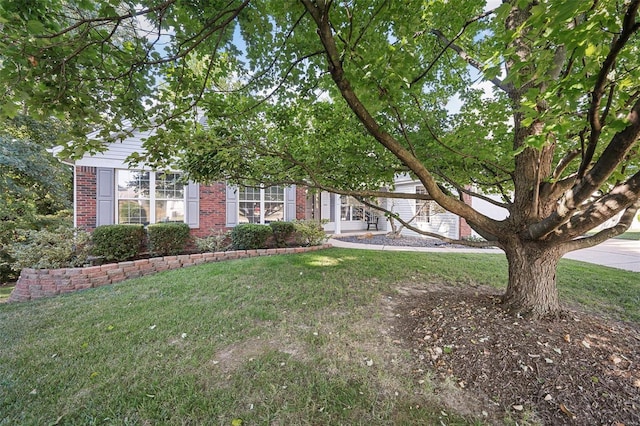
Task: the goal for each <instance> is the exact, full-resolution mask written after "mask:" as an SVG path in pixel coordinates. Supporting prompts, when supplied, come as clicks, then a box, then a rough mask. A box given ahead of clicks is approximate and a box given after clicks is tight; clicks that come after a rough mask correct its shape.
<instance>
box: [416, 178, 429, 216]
mask: <svg viewBox="0 0 640 426" xmlns="http://www.w3.org/2000/svg"><path fill="white" fill-rule="evenodd" d="M416 194H427V190H426V188H425V187H424V186H422V185H417V186H416ZM415 202H416V203H415V215H416V219H415V220H416V223H431V201H430V200H420V199H416V200H415Z"/></svg>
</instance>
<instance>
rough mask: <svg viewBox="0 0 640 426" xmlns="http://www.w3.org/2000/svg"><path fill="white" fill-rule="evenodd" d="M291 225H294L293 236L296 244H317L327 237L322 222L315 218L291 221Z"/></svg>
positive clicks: (305, 245)
mask: <svg viewBox="0 0 640 426" xmlns="http://www.w3.org/2000/svg"><path fill="white" fill-rule="evenodd" d="M293 225H294V227H295V234H294V238H295V241H296V244H298V245H301V246H304V247H307V246H319V245H320V244H322V243H324V242H325V241H326V240H327V238H328V236H327V234H326V233H325V232H324V229H323V228H322V224H321V223H319V222H317V221H315V220H297V221H295V222H293Z"/></svg>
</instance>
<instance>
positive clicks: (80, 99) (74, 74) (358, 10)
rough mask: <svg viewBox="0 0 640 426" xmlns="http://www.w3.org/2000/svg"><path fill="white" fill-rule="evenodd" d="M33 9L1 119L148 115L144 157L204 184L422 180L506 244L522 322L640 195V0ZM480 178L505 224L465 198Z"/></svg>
mask: <svg viewBox="0 0 640 426" xmlns="http://www.w3.org/2000/svg"><path fill="white" fill-rule="evenodd" d="M28 3H29V6H28V7H27V6H25V5H24V4H23V2H11V1H8V2H5V3H4V4H3V10H2V12H1V15H0V16H2V18H3V22H4V28H3V30H4V31H3V36H2V43H1V45H0V47H1V48H2V49H0V51H1V52H2V54H1V55H2V65H1V66H0V79H2V80H3V81H5V82H6V83H7V85H6V87H9V89H7V91H6V92H5V94H4V96H3V104H5V103H7V104H8V105H9V106H6V107H5V108H4V111H5V113H8V114H11V113H12V112H13V111H14V110H16V109H18V108H19V107H20V106H22V105H28V106H29V105H30V106H35V105H38V106H39V107H40V108H41V109H42V111H43V112H46V111H48V110H49V109H52V110H55V111H58V112H60V111H67V112H69V114H73V116H74V117H78V118H81V117H83V115H84V114H85V113H84V111H85V109H88V110H89V112H90V114H87V117H89V119H91V120H92V121H100V120H99V119H101V118H102V119H104V120H105V121H107V122H108V123H109V125H110V126H106V127H105V129H109V130H111V129H112V128H113V124H114V123H116V124H118V123H119V122H120V121H121V120H122V118H125V117H126V118H129V119H132V120H133V121H134V123H136V124H138V125H150V124H152V123H149V122H148V120H147V118H148V117H149V116H152V117H154V122H153V124H155V125H162V126H164V129H165V131H162V132H160V133H159V135H158V137H156V138H154V139H152V140H151V139H150V140H148V141H147V143H146V148H147V150H148V154H149V158H148V159H149V160H151V161H152V162H155V163H157V164H158V165H161V164H162V163H163V162H164V161H167V160H168V159H172V158H175V157H179V158H181V164H182V166H183V167H184V168H185V170H186V171H187V172H189V173H191V175H192V176H193V177H196V178H198V179H218V178H227V179H230V180H231V181H234V182H240V183H249V184H250V183H255V182H263V183H266V184H270V183H304V184H307V185H309V186H311V187H315V188H319V189H326V190H330V191H333V192H337V193H340V194H347V195H354V196H359V197H371V196H389V193H386V192H381V191H379V187H380V186H383V185H391V184H392V183H393V176H394V174H395V173H398V172H407V173H410V174H411V175H412V176H414V177H415V178H417V179H418V180H420V182H421V183H422V184H423V185H424V187H425V188H426V190H427V191H428V193H429V197H431V198H433V199H434V200H435V201H436V202H437V203H438V204H439V205H440V206H442V207H443V208H445V209H446V210H448V211H450V212H453V213H456V214H458V215H460V216H462V217H464V218H465V219H466V220H467V222H468V223H469V224H470V225H471V226H472V227H473V228H474V229H475V230H476V231H477V232H478V233H479V234H480V235H482V236H483V237H485V238H486V239H487V240H488V241H489V242H490V243H491V244H494V245H496V246H499V247H501V248H502V249H504V251H505V253H506V255H507V259H508V262H509V285H508V288H507V291H506V293H505V296H504V303H505V304H506V306H507V307H509V308H510V309H512V310H513V311H518V312H525V313H529V314H532V315H534V316H543V315H546V314H552V313H555V312H557V310H558V309H559V302H558V295H557V289H556V281H555V271H556V265H557V262H558V260H559V259H560V258H561V257H562V255H564V254H565V253H567V252H569V251H572V250H576V249H579V248H584V247H589V246H593V245H595V244H598V243H600V242H602V241H604V240H606V239H607V238H610V237H612V236H615V235H617V234H620V233H622V232H624V230H626V229H627V228H628V226H629V224H630V222H631V220H632V218H633V217H634V216H635V214H636V211H637V209H638V206H639V204H640V203H639V202H638V199H639V197H638V194H639V193H640V173H638V168H637V155H636V148H635V147H636V144H637V142H638V137H639V135H640V96H639V93H640V90H639V89H640V78H639V77H640V75H639V73H640V71H639V70H640V67H639V65H640V63H639V59H638V58H640V55H639V54H638V53H639V51H638V48H639V42H638V36H637V32H638V29H639V28H640V24H639V23H638V16H637V12H638V6H639V3H640V0H625V1H622V0H620V1H618V0H606V1H593V2H588V1H585V2H563V1H526V0H525V1H522V0H518V1H515V0H514V1H505V2H504V3H503V4H500V5H497V4H496V5H495V6H497V7H496V8H493V9H492V8H491V6H490V5H489V6H488V5H487V4H485V2H484V1H466V2H448V1H433V2H424V1H417V0H413V1H411V0H410V1H403V2H392V1H388V0H374V1H362V2H360V1H346V2H334V1H330V0H315V1H313V0H299V1H296V2H293V1H291V2H282V1H275V0H262V1H259V0H244V1H239V0H236V1H234V0H226V1H207V2H199V1H191V2H177V1H174V0H166V1H163V2H155V1H153V2H152V1H140V2H120V3H119V7H118V8H115V7H113V6H112V5H111V3H112V2H110V1H77V2H73V1H72V2H69V1H55V0H48V1H43V0H41V1H37V0H34V1H31V2H28ZM45 10H46V12H47V13H46V15H44V11H45ZM143 18H144V19H143ZM123 27H126V28H127V29H128V30H127V33H126V36H125V37H122V36H120V35H119V34H120V33H119V29H121V28H123ZM478 83H482V84H483V85H482V86H479V84H478ZM485 87H491V88H492V91H491V93H490V94H489V95H488V94H487V93H486V91H485V90H483V88H485ZM43 100H46V102H44V103H43ZM145 103H147V104H148V106H149V107H148V109H147V110H145ZM452 103H455V104H458V105H459V108H455V111H454V108H453V107H452V106H451V105H452ZM100 113H103V114H104V115H103V116H101V115H100ZM202 113H204V114H206V116H207V119H208V123H209V126H208V128H206V129H203V128H201V127H200V126H199V125H198V123H197V117H198V116H199V115H200V114H202ZM96 146H97V145H96V142H95V141H84V142H82V141H80V142H76V143H75V144H73V145H70V146H69V149H68V153H69V154H72V153H76V154H77V153H79V152H82V150H84V149H92V148H95V147H96ZM133 160H136V158H134V159H133ZM470 183H472V184H474V187H475V188H476V190H477V191H479V192H478V193H476V194H475V195H476V196H479V197H483V195H482V194H486V193H497V194H501V195H502V201H501V202H495V201H492V202H493V203H495V204H497V205H499V206H501V207H503V208H505V209H507V210H508V212H509V214H508V217H507V218H506V219H504V220H495V219H492V218H490V217H487V216H485V215H483V214H481V213H479V212H477V211H475V210H474V209H473V208H472V207H471V206H469V205H467V204H465V203H464V202H463V200H462V197H461V194H462V193H463V192H467V191H468V190H467V189H466V188H467V186H468V185H469V184H470ZM393 196H398V197H407V198H411V197H413V198H422V196H418V195H415V194H399V195H393ZM425 197H426V196H425ZM618 215H619V216H618ZM614 217H619V219H618V220H617V222H616V223H615V225H613V226H610V227H608V228H606V229H603V230H601V231H599V232H597V233H595V234H594V235H589V236H585V233H586V232H587V231H589V230H591V229H593V228H594V227H596V226H597V225H600V224H602V223H604V222H606V221H608V220H609V219H611V218H614Z"/></svg>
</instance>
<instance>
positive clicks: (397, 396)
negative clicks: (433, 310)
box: [0, 249, 640, 425]
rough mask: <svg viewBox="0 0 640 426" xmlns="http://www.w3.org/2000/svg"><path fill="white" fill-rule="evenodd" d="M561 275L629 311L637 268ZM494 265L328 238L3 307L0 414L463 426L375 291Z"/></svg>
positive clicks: (566, 288)
mask: <svg viewBox="0 0 640 426" xmlns="http://www.w3.org/2000/svg"><path fill="white" fill-rule="evenodd" d="M558 275H559V280H560V284H561V288H562V290H561V293H562V297H563V298H564V299H565V300H566V301H569V302H570V303H571V304H581V305H582V306H585V307H586V309H588V310H594V311H596V312H613V315H614V316H616V317H618V318H623V319H626V320H632V321H635V322H640V311H639V306H640V305H639V304H638V294H639V293H640V276H639V275H638V274H634V273H631V272H626V271H619V270H615V269H610V268H603V267H598V266H593V265H587V264H584V263H581V262H573V261H563V262H562V263H561V267H560V269H559V272H558ZM506 276H507V273H506V261H505V259H504V257H503V256H501V255H492V254H444V253H443V254H439V253H437V254H436V253H428V254H425V253H409V252H378V251H367V250H346V249H329V250H322V251H318V252H313V253H308V254H300V255H286V256H274V257H260V258H254V259H243V260H236V261H228V262H221V263H215V264H207V265H202V266H198V267H191V268H186V269H182V270H176V271H171V272H165V273H160V274H157V275H154V276H148V277H144V278H141V279H136V280H130V281H125V282H122V283H119V284H116V285H112V286H107V287H102V288H98V289H92V290H86V291H83V292H78V293H75V294H69V295H65V296H59V297H55V298H52V299H47V300H39V301H34V302H28V303H19V304H2V305H0V324H2V326H1V327H0V413H1V414H0V415H1V416H2V417H0V424H7V425H8V424H185V423H187V424H221V425H231V424H240V421H241V420H242V422H243V423H242V424H245V425H252V424H282V425H285V424H414V423H422V424H432V423H440V422H441V421H442V422H444V423H445V424H467V423H470V424H476V423H477V422H479V420H478V419H482V413H480V412H471V413H468V412H464V413H462V412H459V413H456V412H451V410H448V409H445V408H443V407H444V405H443V403H442V400H440V399H439V397H438V396H437V395H436V394H435V392H434V390H433V389H434V384H433V383H432V381H431V378H430V377H429V373H428V372H423V373H421V374H422V375H423V377H422V378H421V379H420V380H415V377H416V371H414V369H413V366H412V363H411V362H410V359H411V358H412V357H413V356H414V354H413V353H412V351H410V350H409V349H407V348H406V347H404V348H403V346H402V345H398V342H397V341H396V340H395V337H394V333H395V332H396V330H394V329H393V327H392V326H390V324H391V322H392V319H393V318H394V317H395V316H396V315H399V314H397V313H394V312H391V311H389V310H388V309H387V307H385V305H384V304H383V303H381V301H384V300H392V299H393V298H394V297H396V295H397V294H398V293H397V290H398V289H399V288H403V287H406V286H423V287H429V286H431V285H439V286H442V285H447V286H464V287H465V288H467V287H469V286H482V285H490V286H497V287H503V286H504V285H505V283H506ZM240 419H241V420H240ZM234 421H235V423H234Z"/></svg>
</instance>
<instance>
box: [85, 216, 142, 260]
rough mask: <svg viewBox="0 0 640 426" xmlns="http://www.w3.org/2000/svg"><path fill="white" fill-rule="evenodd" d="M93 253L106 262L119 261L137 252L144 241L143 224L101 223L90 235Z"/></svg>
mask: <svg viewBox="0 0 640 426" xmlns="http://www.w3.org/2000/svg"><path fill="white" fill-rule="evenodd" d="M91 239H92V241H93V251H92V253H93V255H94V256H101V257H103V258H104V260H106V261H108V262H120V261H123V260H128V259H132V258H134V257H135V256H136V255H137V254H139V253H140V252H141V251H142V249H143V247H144V242H145V232H144V226H143V225H103V226H98V227H97V228H96V229H95V230H94V231H93V234H92V235H91Z"/></svg>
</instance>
